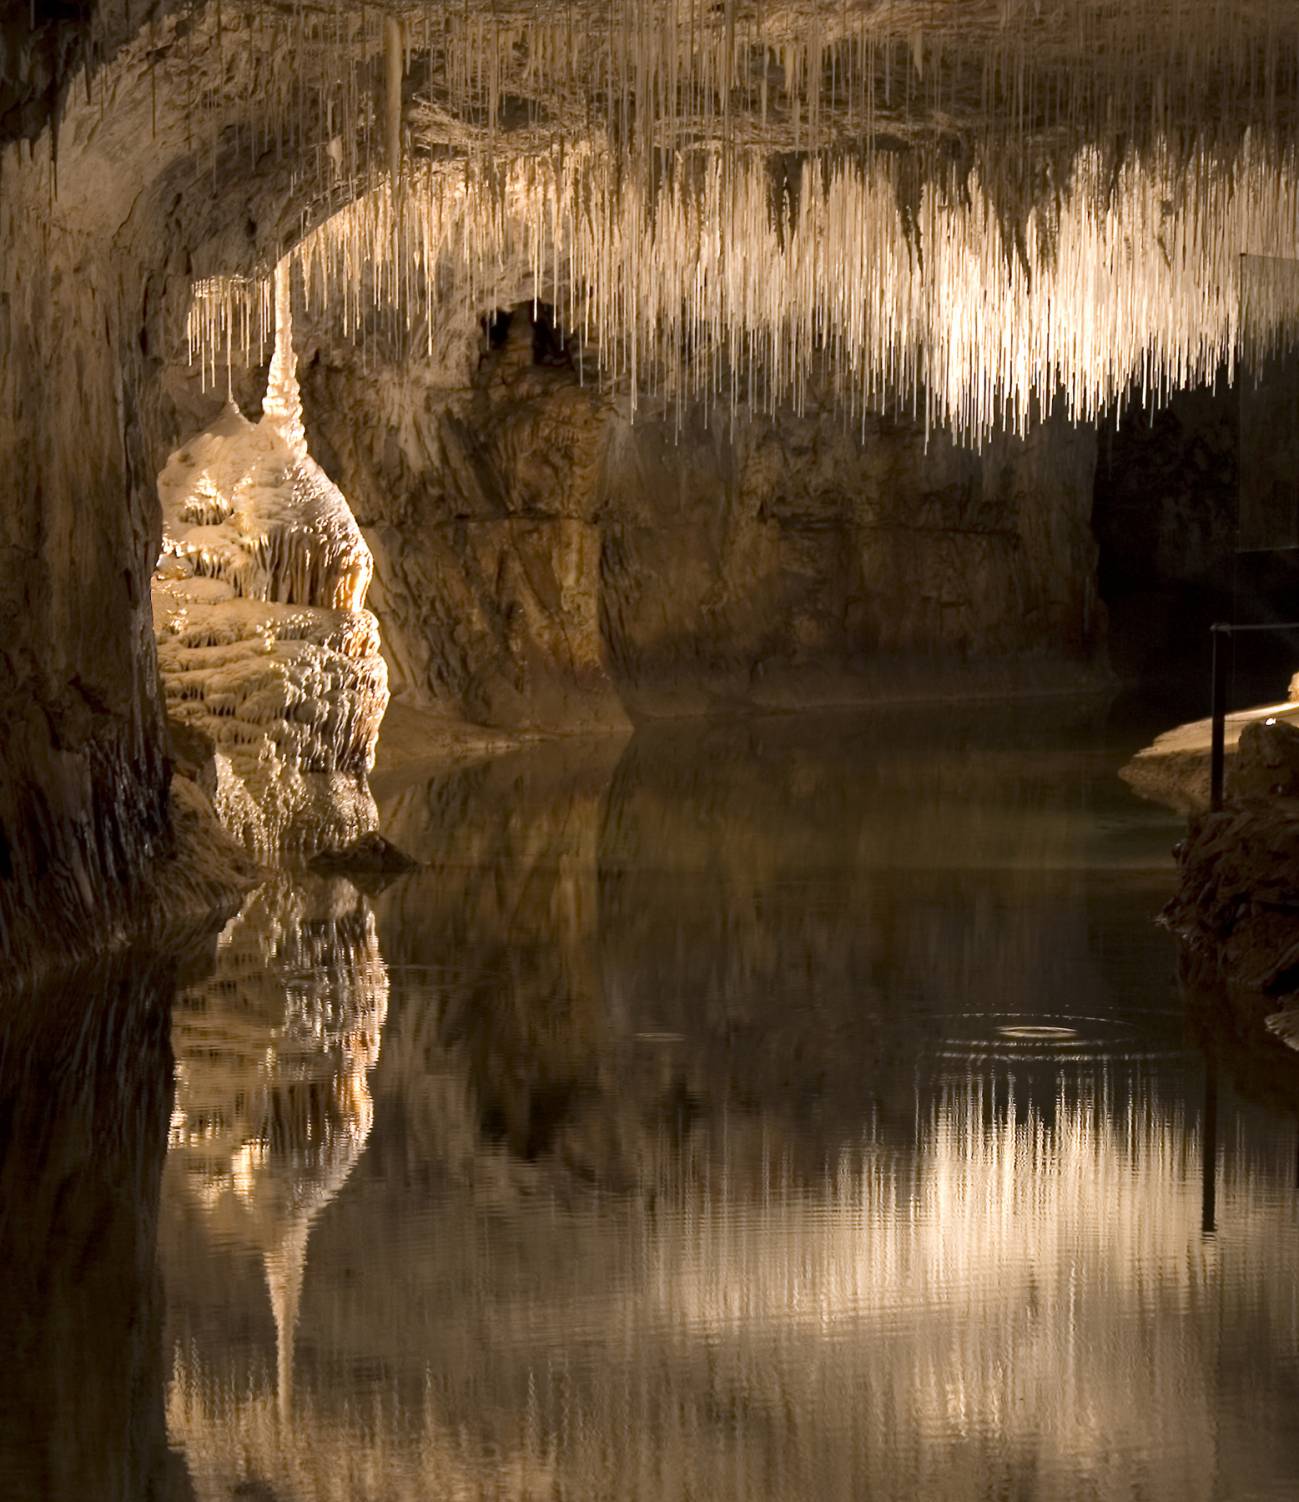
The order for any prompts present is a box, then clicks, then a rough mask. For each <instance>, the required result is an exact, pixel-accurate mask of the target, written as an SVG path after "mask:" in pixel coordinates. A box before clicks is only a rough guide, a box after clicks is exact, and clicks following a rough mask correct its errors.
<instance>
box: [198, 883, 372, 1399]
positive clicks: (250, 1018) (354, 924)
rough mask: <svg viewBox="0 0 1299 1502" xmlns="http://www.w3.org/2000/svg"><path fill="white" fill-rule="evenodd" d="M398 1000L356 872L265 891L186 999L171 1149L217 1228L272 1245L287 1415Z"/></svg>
mask: <svg viewBox="0 0 1299 1502" xmlns="http://www.w3.org/2000/svg"><path fill="white" fill-rule="evenodd" d="M387 1009H388V975H387V967H386V966H385V964H384V961H383V959H382V956H381V955H380V953H379V945H378V937H377V933H376V929H375V922H374V916H373V914H372V913H371V912H370V909H369V906H368V903H367V902H366V900H365V898H363V897H362V896H360V894H358V893H357V892H356V891H355V889H354V888H353V887H352V886H351V885H350V884H349V883H347V882H343V881H318V880H317V881H311V882H307V883H301V884H295V883H292V882H290V881H288V880H287V879H280V880H277V881H275V882H273V883H270V884H268V885H267V886H264V887H262V888H260V889H259V890H258V891H257V892H256V893H254V894H253V896H252V897H251V898H250V899H249V901H248V902H247V903H246V904H245V906H244V909H243V911H242V912H241V913H240V914H239V916H238V917H237V918H235V919H234V920H232V922H231V923H230V924H229V926H228V927H227V929H226V931H225V933H224V934H223V935H222V940H221V946H220V949H219V953H218V960H217V967H216V971H215V973H214V974H213V976H212V977H211V978H210V979H209V980H208V981H206V982H204V983H203V984H202V985H200V986H196V987H194V988H192V989H191V990H190V991H188V992H186V993H185V994H184V995H183V996H182V997H181V998H180V1000H179V1001H178V1003H177V1006H176V1010H175V1020H174V1025H173V1042H174V1047H175V1050H176V1056H177V1100H176V1110H175V1113H174V1116H173V1121H172V1134H171V1150H172V1155H173V1158H174V1159H175V1160H176V1161H177V1162H178V1163H179V1164H180V1166H181V1167H182V1168H183V1170H184V1179H185V1182H186V1185H187V1186H188V1187H189V1188H190V1189H191V1191H192V1192H194V1193H196V1194H197V1196H198V1198H199V1201H200V1203H201V1206H202V1210H203V1213H204V1216H205V1218H206V1220H207V1222H208V1224H209V1227H210V1229H211V1230H212V1232H213V1234H214V1235H215V1236H217V1237H219V1238H221V1239H223V1240H227V1241H233V1242H235V1243H236V1244H243V1245H246V1246H249V1247H252V1248H254V1249H255V1250H257V1251H258V1252H259V1253H260V1255H261V1259H262V1265H263V1269H264V1272H265V1276H266V1284H267V1290H268V1293H269V1296H270V1301H271V1309H272V1313H273V1314H274V1317H275V1330H276V1401H277V1408H278V1412H279V1414H280V1417H281V1419H283V1420H287V1419H288V1417H289V1416H290V1413H291V1410H292V1403H293V1350H294V1341H295V1335H296V1329H297V1318H298V1307H299V1303H300V1299H301V1293H302V1284H303V1278H304V1275H305V1268H306V1257H307V1245H308V1241H309V1238H310V1234H311V1227H312V1225H313V1223H314V1221H315V1220H316V1218H317V1217H318V1216H319V1215H320V1213H321V1211H322V1210H324V1208H325V1207H326V1206H327V1205H328V1204H329V1203H330V1202H331V1201H332V1200H333V1199H334V1197H335V1196H336V1195H337V1194H338V1192H339V1191H340V1190H341V1189H342V1187H343V1185H344V1183H346V1181H347V1179H348V1176H349V1175H350V1174H351V1172H352V1170H353V1168H354V1167H355V1165H356V1163H357V1160H358V1159H359V1158H360V1156H361V1153H362V1151H363V1149H364V1147H365V1143H366V1140H367V1139H368V1137H369V1134H370V1127H371V1124H372V1121H373V1117H374V1109H373V1103H372V1101H371V1098H370V1090H369V1082H368V1074H369V1071H370V1069H372V1068H373V1066H374V1064H375V1062H376V1061H377V1059H378V1055H379V1042H380V1035H381V1032H382V1029H383V1024H384V1020H385V1018H386V1015H387Z"/></svg>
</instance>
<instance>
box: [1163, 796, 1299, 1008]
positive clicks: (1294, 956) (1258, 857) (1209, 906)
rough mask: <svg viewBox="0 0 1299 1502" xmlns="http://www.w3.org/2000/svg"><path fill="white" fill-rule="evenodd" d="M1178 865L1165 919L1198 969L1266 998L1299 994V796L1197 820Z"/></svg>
mask: <svg viewBox="0 0 1299 1502" xmlns="http://www.w3.org/2000/svg"><path fill="white" fill-rule="evenodd" d="M1178 865H1179V868H1180V880H1179V886H1178V892H1177V895H1176V896H1175V897H1174V898H1173V899H1172V901H1171V902H1169V904H1168V905H1167V907H1165V909H1164V911H1163V913H1162V914H1161V918H1160V921H1161V922H1162V923H1164V924H1165V926H1166V927H1168V928H1170V929H1171V930H1172V931H1173V932H1174V933H1175V934H1177V935H1178V937H1179V938H1180V939H1181V940H1182V942H1183V944H1184V946H1185V947H1186V950H1187V952H1188V956H1189V962H1190V964H1191V966H1192V968H1193V969H1195V970H1196V971H1198V972H1200V973H1201V974H1203V975H1207V976H1209V977H1215V978H1218V979H1221V980H1224V981H1226V982H1228V983H1229V984H1230V985H1231V986H1232V987H1233V988H1234V989H1238V990H1240V991H1242V992H1244V993H1252V994H1253V995H1255V996H1257V997H1260V998H1261V997H1282V996H1286V995H1289V994H1291V993H1293V992H1294V991H1296V990H1299V798H1296V797H1284V798H1281V797H1277V798H1270V799H1267V800H1257V801H1253V802H1250V803H1241V804H1231V805H1228V806H1227V807H1226V808H1224V809H1223V810H1221V812H1219V813H1211V814H1206V815H1203V816H1202V817H1199V818H1197V819H1193V820H1192V822H1191V827H1190V832H1189V834H1188V836H1187V838H1186V840H1185V841H1184V842H1183V844H1182V845H1181V846H1180V847H1179V850H1178ZM1273 1009H1274V1008H1272V1007H1269V1008H1267V1010H1273Z"/></svg>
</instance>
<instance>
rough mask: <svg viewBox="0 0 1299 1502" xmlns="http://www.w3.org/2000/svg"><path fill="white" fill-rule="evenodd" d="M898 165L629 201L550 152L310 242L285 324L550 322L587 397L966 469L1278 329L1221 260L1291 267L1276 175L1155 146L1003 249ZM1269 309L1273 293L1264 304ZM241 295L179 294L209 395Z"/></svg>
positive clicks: (750, 178)
mask: <svg viewBox="0 0 1299 1502" xmlns="http://www.w3.org/2000/svg"><path fill="white" fill-rule="evenodd" d="M906 170H907V167H906V162H905V160H904V159H902V158H899V157H896V156H888V157H884V156H879V157H875V158H873V159H872V160H870V161H869V162H853V161H848V160H846V159H841V160H838V161H836V162H834V163H833V164H829V163H826V162H823V161H821V160H818V159H807V160H805V161H803V162H801V163H800V164H796V165H795V166H794V167H793V168H792V169H791V170H790V171H789V172H787V173H784V174H783V175H779V176H777V175H776V174H774V173H773V170H772V166H771V162H770V160H769V159H768V158H767V157H765V156H764V155H762V154H761V153H757V152H751V153H747V154H745V155H743V156H734V155H731V156H727V155H726V154H724V153H722V152H719V151H715V150H697V151H694V152H691V153H690V154H688V155H686V156H683V157H681V158H680V159H679V160H678V164H677V170H676V171H675V172H674V173H673V174H671V175H670V176H666V177H663V178H660V179H659V181H658V182H657V184H656V185H653V186H649V187H647V185H646V183H645V182H644V180H643V179H640V178H637V177H634V176H628V175H627V174H626V173H625V172H624V171H623V166H622V159H621V157H620V156H618V155H617V154H615V153H613V152H610V151H609V150H607V149H604V148H600V149H595V148H591V147H586V148H578V149H572V148H570V149H568V150H561V149H554V150H550V151H546V152H543V153H540V154H535V155H525V156H522V157H518V158H514V159H512V160H511V161H509V162H508V163H505V164H502V163H497V162H493V163H491V164H488V165H487V166H484V167H483V168H482V169H481V170H473V171H470V170H466V168H465V167H464V166H456V167H455V168H451V169H438V168H435V167H434V166H433V164H432V163H431V161H428V162H426V165H425V167H424V169H423V170H422V171H421V173H420V174H419V175H418V176H417V177H410V178H408V179H407V180H405V181H403V182H402V183H401V185H400V187H398V188H397V189H396V190H394V186H393V184H392V183H391V181H388V182H385V183H384V184H383V185H382V186H381V187H380V188H378V189H376V190H375V191H373V192H371V193H369V194H366V195H364V196H362V197H361V198H358V199H356V200H355V201H353V202H352V203H351V204H349V205H348V206H347V207H346V208H344V209H342V210H340V211H339V212H338V213H336V214H334V215H333V216H331V217H330V218H329V219H327V220H326V221H325V222H324V223H323V224H322V225H320V226H319V227H317V228H316V229H314V230H312V231H311V232H310V233H308V234H307V235H306V236H305V237H304V238H303V240H302V241H301V242H300V244H299V246H298V247H297V250H296V252H295V255H296V258H297V259H298V260H299V262H300V263H301V265H302V268H303V274H304V282H305V286H306V292H307V299H308V303H309V304H310V305H311V306H312V308H313V311H314V312H315V313H316V314H317V315H318V316H322V315H323V316H324V317H326V318H327V320H328V321H329V322H330V323H331V324H334V325H336V326H337V327H338V328H339V329H340V330H341V331H342V332H343V333H344V334H345V335H347V336H351V337H354V338H357V339H358V340H360V341H361V342H362V344H363V345H364V341H365V340H366V339H368V338H369V337H372V336H374V335H375V334H376V332H377V333H379V334H380V335H381V336H382V337H383V338H384V339H385V341H386V342H387V344H388V345H390V344H391V341H392V340H393V339H396V340H397V341H398V342H399V343H404V344H405V345H406V347H407V349H408V351H409V352H410V353H411V354H412V355H418V354H420V353H421V350H420V348H419V346H420V344H421V342H424V343H425V344H426V352H427V354H428V355H429V356H430V357H431V356H432V354H433V350H434V341H435V334H436V330H437V327H438V323H439V314H438V309H439V306H440V304H441V303H442V301H443V299H444V298H445V297H446V296H448V295H449V294H448V291H447V289H448V288H449V287H454V288H455V289H456V291H455V295H456V297H457V299H458V300H463V299H464V298H468V300H469V302H470V304H471V305H474V306H477V305H480V304H482V305H484V306H491V305H492V302H493V300H494V299H496V298H498V297H499V295H500V291H501V288H502V287H508V286H511V285H513V286H514V287H515V290H516V291H517V290H518V288H519V287H520V286H523V287H526V288H527V289H529V290H530V291H531V293H532V295H533V296H535V297H539V298H542V299H544V300H546V301H547V302H549V303H551V304H553V305H554V307H555V308H556V309H557V311H558V316H559V318H560V320H561V321H562V323H563V325H564V326H565V328H566V329H567V330H569V331H570V332H571V334H572V335H573V336H575V338H576V348H577V354H578V358H579V361H580V362H582V363H583V364H584V366H586V367H587V368H589V369H590V371H591V373H592V375H593V377H595V378H598V379H600V380H602V381H605V382H607V383H609V384H612V385H615V386H624V387H626V388H627V389H628V390H629V391H630V393H631V400H632V404H633V407H634V406H635V404H636V402H637V400H638V399H640V398H641V397H642V396H649V397H653V398H657V399H659V400H662V401H666V402H669V403H671V404H674V405H675V407H676V410H677V412H678V413H680V412H681V411H682V409H683V407H684V406H685V405H686V404H699V403H702V404H704V405H705V406H712V405H719V406H724V407H727V408H729V409H730V410H732V411H734V409H735V408H736V407H737V406H750V407H765V408H768V409H771V410H774V409H775V408H776V407H777V406H778V405H781V404H784V403H792V404H793V405H794V406H795V408H797V409H798V410H800V411H801V410H802V409H803V406H804V403H805V401H806V399H807V398H808V396H809V393H810V392H812V391H817V392H823V391H825V390H826V389H827V388H829V389H831V390H833V391H834V392H835V393H836V395H837V397H838V398H839V400H840V401H841V402H842V404H843V406H844V408H845V411H846V412H847V413H850V414H853V415H857V414H860V415H862V416H864V415H865V414H866V413H867V412H871V411H879V410H881V409H888V408H905V409H906V410H907V411H911V412H916V411H920V412H923V415H924V417H925V420H926V421H927V422H928V423H930V424H934V425H941V426H943V427H945V428H948V429H950V430H952V431H953V432H955V433H956V434H958V435H959V436H961V437H962V438H965V439H967V440H970V441H972V442H975V443H978V444H981V443H982V442H983V441H984V440H985V439H986V438H987V437H988V436H989V435H990V434H991V433H992V432H993V431H995V430H997V429H999V428H1010V429H1013V430H1014V431H1017V432H1021V433H1022V432H1024V431H1025V430H1026V429H1027V427H1028V426H1029V424H1030V423H1031V422H1032V421H1033V420H1034V418H1035V417H1036V416H1037V415H1038V414H1039V413H1040V412H1041V410H1042V409H1043V408H1044V407H1045V406H1047V405H1049V404H1050V402H1051V400H1052V399H1053V398H1054V397H1055V395H1056V393H1057V392H1059V393H1062V397H1063V401H1064V402H1065V404H1066V408H1067V411H1068V412H1069V414H1070V416H1071V417H1073V418H1074V419H1075V420H1096V419H1098V418H1100V417H1101V416H1102V415H1104V414H1105V413H1106V412H1108V411H1112V410H1114V409H1116V408H1117V407H1118V406H1120V405H1121V404H1122V403H1123V401H1124V400H1125V399H1126V398H1127V397H1128V396H1129V395H1133V394H1135V395H1138V396H1139V397H1140V398H1141V399H1142V400H1143V401H1146V402H1151V401H1162V400H1163V399H1165V398H1166V397H1167V396H1168V395H1169V393H1170V392H1172V391H1173V390H1176V389H1178V388H1179V387H1182V386H1185V385H1187V384H1192V383H1201V382H1209V381H1212V380H1213V379H1214V378H1215V375H1216V374H1217V372H1218V371H1219V370H1220V369H1222V368H1224V367H1225V368H1226V370H1227V371H1228V373H1229V374H1231V373H1233V371H1234V365H1235V361H1236V357H1237V354H1238V352H1239V350H1240V347H1241V335H1242V331H1245V332H1247V333H1248V335H1249V339H1250V342H1251V344H1252V346H1254V347H1255V348H1256V349H1257V348H1263V347H1269V346H1273V345H1275V344H1277V343H1278V342H1280V341H1282V340H1285V339H1288V338H1289V337H1291V336H1292V334H1293V332H1294V326H1295V324H1296V322H1299V309H1297V308H1296V304H1295V299H1294V297H1293V287H1292V285H1291V283H1290V281H1288V280H1287V279H1286V278H1283V277H1282V278H1273V279H1271V280H1268V279H1260V278H1251V280H1250V284H1249V293H1250V301H1249V310H1248V311H1249V317H1248V319H1247V321H1246V322H1244V323H1242V317H1241V306H1242V305H1241V278H1240V253H1241V251H1242V249H1247V248H1248V249H1255V250H1259V251H1262V252H1265V253H1268V254H1272V255H1288V256H1294V255H1299V172H1296V170H1295V164H1294V162H1293V159H1292V157H1291V156H1290V155H1288V154H1286V153H1282V152H1278V151H1275V150H1271V149H1268V148H1266V147H1263V146H1259V147H1247V148H1246V149H1244V150H1243V151H1242V152H1240V153H1239V154H1236V155H1234V156H1232V157H1230V158H1229V159H1224V158H1223V157H1221V156H1219V155H1217V154H1215V153H1213V152H1210V151H1208V150H1207V149H1203V148H1201V149H1199V150H1197V151H1195V152H1193V153H1192V154H1191V155H1190V156H1189V157H1187V156H1184V155H1182V154H1180V153H1178V152H1177V151H1175V150H1174V149H1173V147H1172V146H1171V144H1169V143H1164V144H1163V145H1162V146H1161V147H1160V148H1159V149H1156V150H1152V151H1151V152H1149V153H1147V154H1143V155H1142V156H1141V157H1133V158H1130V159H1128V160H1127V161H1126V162H1123V163H1118V164H1116V163H1115V162H1114V161H1112V160H1111V159H1109V158H1107V157H1106V156H1105V155H1103V154H1102V153H1101V152H1100V151H1098V150H1097V149H1095V148H1090V147H1089V148H1084V149H1083V150H1081V151H1080V152H1079V153H1078V154H1077V155H1076V157H1075V158H1074V160H1073V162H1072V164H1071V167H1070V170H1069V173H1068V176H1067V179H1066V180H1065V181H1063V182H1061V183H1060V184H1059V187H1058V190H1057V191H1056V192H1055V194H1053V195H1052V197H1051V198H1050V200H1049V201H1047V202H1043V203H1041V204H1039V205H1037V206H1035V207H1033V208H1031V209H1030V210H1029V212H1028V213H1027V216H1026V218H1025V219H1024V220H1023V222H1022V223H1021V224H1019V225H1018V226H1014V227H1012V226H1011V225H1008V224H1007V223H1006V222H1005V221H1004V220H1003V219H1002V218H1001V217H1000V215H999V213H998V208H997V202H996V199H995V195H994V193H993V192H992V191H991V189H990V188H989V186H988V185H987V184H985V183H984V182H983V180H982V178H981V176H980V173H979V171H978V169H977V168H976V169H972V170H965V171H962V170H961V169H958V168H952V169H950V170H949V172H948V175H947V177H946V179H945V180H942V181H940V180H937V179H934V180H932V181H929V182H927V183H925V184H923V185H922V186H921V187H920V189H919V190H918V192H917V193H916V195H915V197H914V200H913V201H912V202H910V203H909V204H908V203H906V202H905V187H906V185H905V181H904V178H905V174H906ZM1273 294H1274V295H1273ZM269 315H270V301H269V299H268V297H267V295H266V291H265V287H264V286H263V285H262V284H260V283H258V282H257V281H256V280H226V279H220V278H218V279H209V280H207V281H204V282H203V283H201V284H199V286H198V287H197V289H196V296H195V300H194V304H193V308H192V312H191V317H190V324H189V332H190V343H191V353H192V355H193V356H194V357H195V358H197V359H199V360H200V361H201V362H202V364H203V368H204V371H205V374H206V378H207V379H208V380H210V381H217V380H219V379H220V366H221V364H222V363H223V361H226V362H228V361H229V360H230V359H231V358H232V354H231V351H232V349H235V348H236V347H242V357H243V358H245V359H248V358H255V352H256V351H257V350H258V349H260V347H261V346H262V344H263V342H264V341H265V340H266V339H267V338H268V337H269V334H270V317H269Z"/></svg>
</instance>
